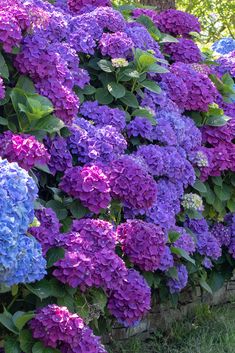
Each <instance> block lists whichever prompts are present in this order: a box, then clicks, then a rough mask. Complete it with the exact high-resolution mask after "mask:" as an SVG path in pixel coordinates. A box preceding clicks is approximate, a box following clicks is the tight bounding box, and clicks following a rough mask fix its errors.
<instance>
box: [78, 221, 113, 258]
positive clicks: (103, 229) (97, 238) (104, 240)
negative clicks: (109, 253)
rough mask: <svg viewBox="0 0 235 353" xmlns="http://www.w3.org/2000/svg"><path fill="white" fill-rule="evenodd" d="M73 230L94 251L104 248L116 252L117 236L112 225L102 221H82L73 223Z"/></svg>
mask: <svg viewBox="0 0 235 353" xmlns="http://www.w3.org/2000/svg"><path fill="white" fill-rule="evenodd" d="M72 230H73V231H75V232H78V233H79V237H80V238H81V239H82V240H83V241H85V242H86V243H87V245H89V247H90V249H92V252H93V251H99V250H102V249H103V248H106V249H109V250H113V251H114V250H115V245H116V242H117V235H116V232H115V230H114V227H113V225H112V224H111V223H109V222H106V221H102V220H101V219H89V218H88V219H80V220H75V221H73V226H72Z"/></svg>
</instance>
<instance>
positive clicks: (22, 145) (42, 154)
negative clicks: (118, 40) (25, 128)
mask: <svg viewBox="0 0 235 353" xmlns="http://www.w3.org/2000/svg"><path fill="white" fill-rule="evenodd" d="M0 155H1V157H2V158H6V159H7V160H8V161H9V162H17V163H18V164H19V166H20V167H21V168H24V169H25V170H30V169H31V168H33V167H34V166H35V165H38V164H39V165H45V164H47V163H48V162H49V160H50V155H49V153H48V152H47V150H46V148H45V146H44V145H43V144H42V143H40V142H39V141H37V140H36V138H35V137H34V136H31V135H25V134H22V135H18V134H13V133H12V132H11V131H6V132H4V133H3V134H2V135H0Z"/></svg>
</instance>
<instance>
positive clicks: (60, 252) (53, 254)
mask: <svg viewBox="0 0 235 353" xmlns="http://www.w3.org/2000/svg"><path fill="white" fill-rule="evenodd" d="M64 254H65V251H64V249H63V248H51V249H49V250H48V251H47V255H46V259H47V268H50V267H52V266H53V265H54V263H56V262H57V261H59V260H61V259H63V258H64Z"/></svg>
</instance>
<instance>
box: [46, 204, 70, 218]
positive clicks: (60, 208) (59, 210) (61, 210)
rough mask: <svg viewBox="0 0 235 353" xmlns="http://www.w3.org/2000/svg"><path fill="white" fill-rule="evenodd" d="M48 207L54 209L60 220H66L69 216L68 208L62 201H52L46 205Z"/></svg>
mask: <svg viewBox="0 0 235 353" xmlns="http://www.w3.org/2000/svg"><path fill="white" fill-rule="evenodd" d="M46 207H48V208H52V209H53V211H54V212H55V213H56V215H57V218H58V219H59V220H62V219H65V218H66V217H67V215H68V212H67V210H66V208H65V207H64V205H63V204H62V202H60V201H56V200H50V201H48V202H47V203H46Z"/></svg>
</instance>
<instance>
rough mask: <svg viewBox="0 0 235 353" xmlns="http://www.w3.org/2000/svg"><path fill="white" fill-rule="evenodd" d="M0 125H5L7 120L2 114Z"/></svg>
mask: <svg viewBox="0 0 235 353" xmlns="http://www.w3.org/2000/svg"><path fill="white" fill-rule="evenodd" d="M0 125H2V126H7V125H8V120H7V119H6V118H3V117H2V116H0Z"/></svg>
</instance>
